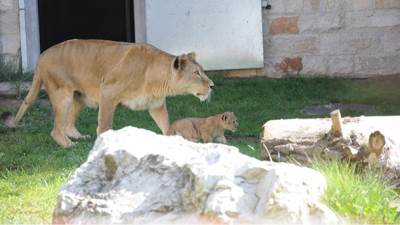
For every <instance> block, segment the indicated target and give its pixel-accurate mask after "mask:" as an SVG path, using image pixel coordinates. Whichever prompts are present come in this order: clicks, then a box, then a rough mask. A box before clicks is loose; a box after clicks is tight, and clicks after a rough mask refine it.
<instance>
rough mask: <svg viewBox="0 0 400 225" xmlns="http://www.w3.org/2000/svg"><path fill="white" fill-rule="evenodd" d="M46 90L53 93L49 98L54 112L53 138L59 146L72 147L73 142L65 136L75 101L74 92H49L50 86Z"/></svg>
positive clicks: (58, 90) (61, 90)
mask: <svg viewBox="0 0 400 225" xmlns="http://www.w3.org/2000/svg"><path fill="white" fill-rule="evenodd" d="M46 88H47V90H48V92H49V93H51V94H49V98H50V102H51V105H52V107H53V111H54V127H53V130H52V131H51V136H52V137H53V139H54V141H55V142H57V144H59V145H61V146H63V147H65V148H67V147H71V146H73V142H72V141H71V140H70V139H69V138H68V137H67V136H66V135H65V127H66V122H67V116H68V113H69V112H70V109H71V105H72V101H73V92H72V91H71V90H68V89H64V88H61V89H57V90H53V91H51V90H49V88H48V86H47V87H46Z"/></svg>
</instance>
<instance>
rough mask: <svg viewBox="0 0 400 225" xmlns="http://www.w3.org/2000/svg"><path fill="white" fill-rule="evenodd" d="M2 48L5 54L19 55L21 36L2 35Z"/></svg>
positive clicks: (0, 42) (0, 36)
mask: <svg viewBox="0 0 400 225" xmlns="http://www.w3.org/2000/svg"><path fill="white" fill-rule="evenodd" d="M0 46H1V52H0V53H3V54H11V55H17V54H18V53H19V48H20V47H21V43H20V39H19V34H2V35H0Z"/></svg>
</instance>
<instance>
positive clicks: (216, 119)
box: [167, 112, 239, 144]
mask: <svg viewBox="0 0 400 225" xmlns="http://www.w3.org/2000/svg"><path fill="white" fill-rule="evenodd" d="M238 126H239V123H238V122H237V119H236V116H235V114H234V113H233V112H224V113H221V114H217V115H214V116H210V117H207V118H185V119H180V120H177V121H175V122H174V123H172V125H171V127H170V128H169V130H168V133H167V135H180V136H182V137H183V138H185V139H187V140H190V141H194V142H198V141H199V140H200V139H202V140H203V142H204V143H207V142H218V143H224V144H225V143H226V138H225V136H224V130H231V131H236V129H237V128H238Z"/></svg>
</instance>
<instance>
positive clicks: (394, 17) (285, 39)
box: [225, 0, 400, 77]
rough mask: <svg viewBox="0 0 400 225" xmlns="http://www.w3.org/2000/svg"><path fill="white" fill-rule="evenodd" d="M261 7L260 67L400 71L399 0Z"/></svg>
mask: <svg viewBox="0 0 400 225" xmlns="http://www.w3.org/2000/svg"><path fill="white" fill-rule="evenodd" d="M269 2H270V4H271V5H272V9H271V10H265V9H264V10H263V20H264V21H263V26H264V27H263V29H264V58H265V63H264V64H265V67H264V69H257V70H243V71H226V72H225V74H226V75H227V76H251V75H258V76H268V77H282V76H284V75H286V74H291V75H297V74H301V75H304V76H307V77H312V76H320V75H323V76H326V75H327V76H337V77H368V76H379V75H391V74H400V0H270V1H269Z"/></svg>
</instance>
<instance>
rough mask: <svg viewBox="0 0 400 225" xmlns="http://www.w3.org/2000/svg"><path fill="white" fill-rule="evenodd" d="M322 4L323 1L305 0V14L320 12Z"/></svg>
mask: <svg viewBox="0 0 400 225" xmlns="http://www.w3.org/2000/svg"><path fill="white" fill-rule="evenodd" d="M320 4H321V0H304V2H303V11H304V12H305V13H315V12H319V7H320Z"/></svg>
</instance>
